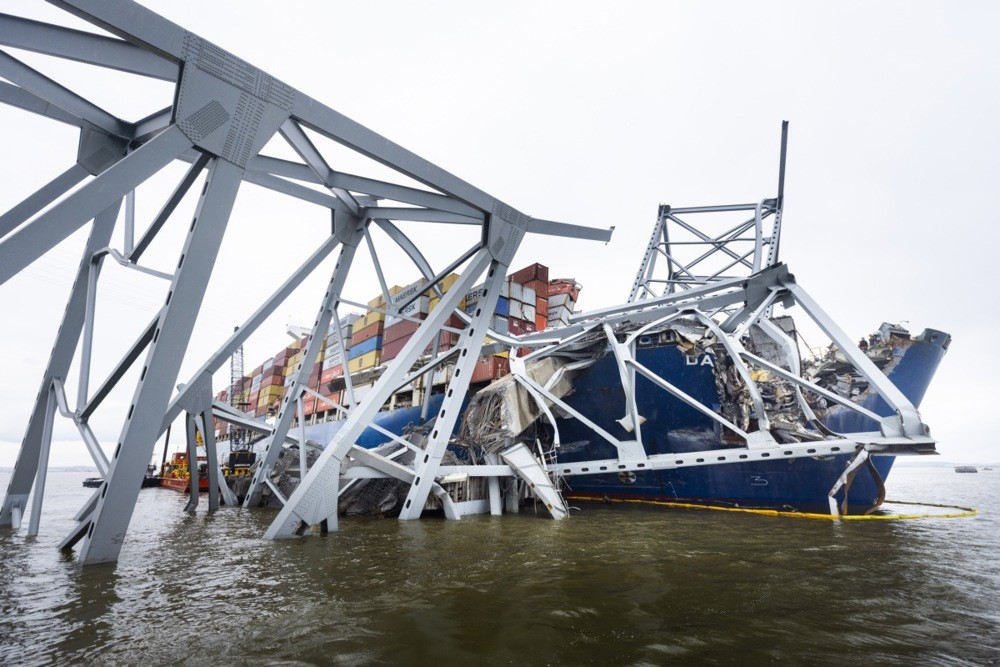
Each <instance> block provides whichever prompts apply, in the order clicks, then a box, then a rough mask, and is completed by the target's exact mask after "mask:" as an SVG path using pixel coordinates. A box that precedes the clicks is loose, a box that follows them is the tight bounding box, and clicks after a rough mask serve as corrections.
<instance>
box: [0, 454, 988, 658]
mask: <svg viewBox="0 0 1000 667" xmlns="http://www.w3.org/2000/svg"><path fill="white" fill-rule="evenodd" d="M86 476H87V475H85V474H79V473H51V474H50V475H49V484H50V493H49V495H48V497H47V498H46V501H45V502H46V504H45V511H44V512H43V517H42V529H41V534H40V535H39V537H38V538H37V539H27V538H25V537H24V535H23V531H22V532H17V533H14V532H11V531H9V530H5V531H0V559H2V560H0V562H2V566H0V663H2V664H29V665H31V664H80V663H88V664H139V663H145V664H191V665H202V664H209V663H212V664H255V665H256V664H368V663H376V664H429V663H431V662H432V661H437V662H440V663H442V664H444V663H450V664H470V663H475V664H516V665H524V664H531V665H535V664H538V665H543V664H566V665H575V664H632V665H659V664H718V665H728V664H740V665H757V664H761V665H765V664H790V665H803V664H810V665H837V666H838V667H842V666H843V665H845V664H883V665H913V664H938V665H988V664H1000V530H998V529H1000V525H998V524H1000V522H998V519H997V516H998V510H1000V472H980V473H979V474H976V475H971V474H970V475H962V474H956V473H954V472H953V471H952V469H951V468H948V467H932V468H913V467H909V468H907V467H901V466H900V467H897V468H896V469H895V470H894V471H893V476H892V477H891V478H890V480H889V497H890V498H896V499H901V500H924V501H937V502H952V503H956V504H963V505H972V506H975V507H977V508H978V509H979V510H980V513H979V515H978V516H976V517H974V518H964V519H931V520H919V521H857V522H843V523H839V522H831V521H817V520H806V519H790V518H773V517H762V516H755V515H744V514H733V513H726V512H711V511H698V510H663V509H659V508H650V507H637V506H630V505H613V506H605V505H600V504H589V503H588V504H582V505H580V511H574V512H573V514H572V518H571V519H570V520H567V521H562V522H553V521H550V520H547V519H545V518H544V517H543V516H542V515H537V516H536V515H535V514H533V513H531V512H530V511H529V512H527V513H522V514H520V515H516V516H504V517H469V518H466V519H463V520H462V521H460V522H448V521H444V520H442V519H424V520H421V521H414V522H399V521H396V520H394V519H347V520H344V521H342V525H341V531H340V532H339V533H336V534H331V535H328V536H325V537H311V538H307V539H302V540H295V541H281V542H271V541H266V540H264V539H262V537H261V536H262V534H263V531H264V529H265V528H266V527H267V525H268V524H269V522H270V520H271V519H272V518H273V517H274V515H275V513H274V512H273V511H266V510H257V511H245V510H241V509H223V510H220V511H219V512H217V513H214V514H211V515H210V514H209V513H208V512H207V511H206V510H205V507H204V506H202V507H201V508H199V510H198V511H197V512H196V513H195V514H193V515H189V514H185V513H183V512H182V511H181V510H182V508H183V506H184V503H185V496H183V494H180V493H177V492H174V491H170V490H167V489H150V490H144V491H143V492H142V493H141V494H140V501H139V504H138V506H137V507H136V512H135V516H134V518H133V521H132V526H131V529H130V531H129V535H128V540H127V542H126V544H125V546H124V548H123V550H122V555H121V561H120V562H119V564H117V565H108V566H97V567H88V568H80V567H79V566H77V565H76V563H75V562H74V560H73V558H72V555H65V554H61V553H60V552H59V551H57V550H56V548H55V545H56V544H57V543H58V542H59V541H60V540H61V539H62V538H63V537H64V535H65V534H66V533H67V532H68V531H69V528H70V526H71V525H72V523H71V521H70V518H71V516H72V514H73V513H74V512H75V511H76V509H78V507H79V505H80V504H82V502H83V500H84V498H85V497H86V495H87V493H88V491H87V490H86V489H83V488H82V487H81V485H80V483H81V481H82V479H83V478H84V477H86ZM7 480H8V476H7V475H0V489H6V485H7ZM25 525H26V524H25Z"/></svg>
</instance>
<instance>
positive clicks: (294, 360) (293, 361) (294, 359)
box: [285, 352, 302, 369]
mask: <svg viewBox="0 0 1000 667" xmlns="http://www.w3.org/2000/svg"><path fill="white" fill-rule="evenodd" d="M300 363H302V353H301V352H296V353H295V354H293V355H292V356H290V357H289V358H288V365H287V366H285V368H286V369H288V368H294V367H296V366H298V365H299V364H300Z"/></svg>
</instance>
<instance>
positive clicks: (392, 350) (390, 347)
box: [380, 336, 410, 362]
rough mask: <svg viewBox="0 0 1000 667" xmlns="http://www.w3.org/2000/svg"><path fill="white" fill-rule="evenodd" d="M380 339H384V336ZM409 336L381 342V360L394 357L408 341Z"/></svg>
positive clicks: (384, 360)
mask: <svg viewBox="0 0 1000 667" xmlns="http://www.w3.org/2000/svg"><path fill="white" fill-rule="evenodd" d="M382 340H385V339H384V338H383V339H382ZM409 340H410V337H409V336H407V337H406V338H398V339H396V340H394V341H392V342H391V343H382V356H381V357H380V359H381V360H382V361H383V362H386V361H389V360H391V359H395V358H396V357H398V356H399V353H400V352H402V351H403V347H404V346H405V345H406V344H407V343H408V342H409Z"/></svg>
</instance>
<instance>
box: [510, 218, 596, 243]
mask: <svg viewBox="0 0 1000 667" xmlns="http://www.w3.org/2000/svg"><path fill="white" fill-rule="evenodd" d="M614 231H615V228H614V225H612V226H611V227H609V228H608V229H597V228H594V227H583V226H580V225H571V224H568V223H565V222H554V221H552V220H538V219H537V218H532V219H531V220H530V221H529V222H528V233H529V234H545V235H547V236H564V237H566V238H573V239H582V240H585V241H604V242H605V243H607V242H608V241H610V240H611V235H612V234H613V233H614Z"/></svg>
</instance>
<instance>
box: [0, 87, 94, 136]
mask: <svg viewBox="0 0 1000 667" xmlns="http://www.w3.org/2000/svg"><path fill="white" fill-rule="evenodd" d="M0 102H3V103H5V104H9V105H11V106H14V107H17V108H19V109H24V110H25V111H30V112H31V113H34V114H38V115H39V116H45V117H46V118H50V119H52V120H57V121H59V122H60V123H66V124H67V125H72V126H73V127H80V126H81V125H82V123H81V122H80V119H79V118H77V117H76V116H74V115H72V114H68V113H66V112H65V111H63V110H62V109H60V108H59V107H57V106H56V105H54V104H52V103H51V102H47V101H45V100H43V99H42V98H41V97H39V96H38V95H35V94H34V93H32V92H30V91H27V90H25V89H24V88H21V87H20V86H15V85H13V84H10V83H7V82H6V81H0Z"/></svg>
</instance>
